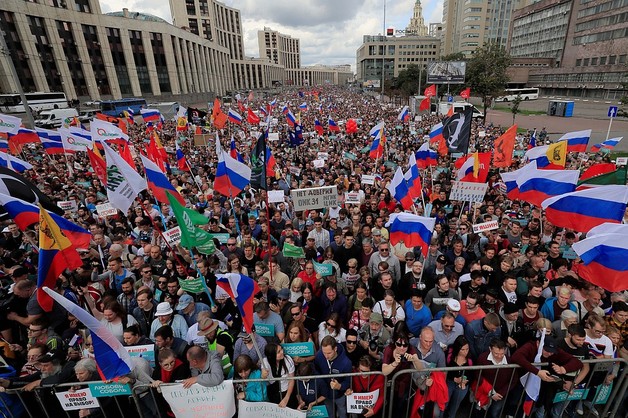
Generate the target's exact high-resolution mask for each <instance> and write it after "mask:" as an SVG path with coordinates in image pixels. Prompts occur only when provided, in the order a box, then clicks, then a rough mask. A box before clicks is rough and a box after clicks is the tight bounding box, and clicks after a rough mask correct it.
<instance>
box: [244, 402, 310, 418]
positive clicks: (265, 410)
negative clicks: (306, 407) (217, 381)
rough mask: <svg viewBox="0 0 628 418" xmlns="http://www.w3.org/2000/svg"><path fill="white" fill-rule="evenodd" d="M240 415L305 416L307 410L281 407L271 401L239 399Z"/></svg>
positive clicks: (250, 417) (268, 417) (269, 417)
mask: <svg viewBox="0 0 628 418" xmlns="http://www.w3.org/2000/svg"><path fill="white" fill-rule="evenodd" d="M238 417H240V418H305V411H297V410H296V409H292V408H288V407H286V408H280V407H279V405H277V404H274V403H270V402H247V401H243V400H240V401H238Z"/></svg>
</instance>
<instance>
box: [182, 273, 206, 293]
mask: <svg viewBox="0 0 628 418" xmlns="http://www.w3.org/2000/svg"><path fill="white" fill-rule="evenodd" d="M179 286H181V289H183V290H184V291H186V292H190V293H192V294H195V295H196V294H198V293H203V291H204V290H205V289H204V288H203V280H202V279H201V278H200V277H196V278H194V279H185V280H183V279H179Z"/></svg>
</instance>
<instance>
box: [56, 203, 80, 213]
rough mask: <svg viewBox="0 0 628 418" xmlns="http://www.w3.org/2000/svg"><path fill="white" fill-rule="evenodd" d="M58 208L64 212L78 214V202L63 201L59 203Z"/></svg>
mask: <svg viewBox="0 0 628 418" xmlns="http://www.w3.org/2000/svg"><path fill="white" fill-rule="evenodd" d="M57 206H59V207H60V208H61V209H63V210H69V211H70V212H76V211H77V210H78V204H77V203H76V200H62V201H60V202H57Z"/></svg>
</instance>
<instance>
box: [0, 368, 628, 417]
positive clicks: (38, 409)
mask: <svg viewBox="0 0 628 418" xmlns="http://www.w3.org/2000/svg"><path fill="white" fill-rule="evenodd" d="M583 363H586V364H589V366H590V371H589V373H588V375H587V376H586V378H585V379H584V381H583V382H582V383H583V384H584V387H585V388H588V389H590V390H591V391H593V392H595V391H596V389H597V388H598V387H600V386H601V385H602V383H600V382H601V380H602V381H603V379H604V377H605V376H606V374H607V373H608V370H610V369H611V368H612V367H614V365H621V366H622V368H621V372H620V373H619V374H618V375H617V376H616V377H615V379H614V384H613V389H612V391H611V393H610V395H609V396H608V401H607V402H606V403H605V404H604V405H603V408H602V411H601V412H599V410H597V413H595V412H593V411H592V410H591V409H589V410H588V412H587V413H585V415H584V416H585V418H586V417H592V416H596V415H597V414H599V416H600V417H607V416H609V417H616V416H618V415H617V413H618V410H619V408H620V406H621V404H622V402H624V398H625V397H626V391H627V390H628V379H627V377H628V376H627V375H628V367H626V366H627V362H626V361H625V360H623V359H595V360H585V361H583ZM543 365H545V364H539V365H537V366H543ZM492 369H498V370H499V371H504V372H506V371H507V370H512V371H518V370H519V371H521V370H522V369H521V368H520V367H519V366H517V365H515V364H508V365H499V366H493V365H490V366H469V367H464V368H454V367H444V368H430V369H425V370H421V371H417V370H415V369H408V370H401V371H399V372H397V373H395V374H394V375H392V376H384V375H383V373H382V372H380V371H375V372H369V373H342V374H327V375H314V376H307V378H308V379H310V380H316V379H330V378H344V377H348V378H350V379H351V385H350V387H352V384H353V382H352V381H353V377H356V376H383V377H384V381H385V386H384V388H385V389H384V391H383V396H384V400H383V406H382V410H381V413H382V417H393V416H395V415H394V413H393V411H395V408H405V413H404V414H403V416H410V412H415V411H410V407H411V405H412V400H413V398H414V396H415V394H416V392H417V391H420V390H425V388H419V387H418V386H417V382H416V380H417V379H420V378H424V377H426V376H427V375H428V374H431V373H434V372H443V373H445V375H446V374H447V373H448V372H453V371H456V372H457V371H460V370H464V371H469V372H473V373H474V374H475V376H474V379H473V380H474V381H475V380H480V379H481V378H482V374H483V373H486V371H488V370H492ZM521 374H522V375H523V374H524V373H521ZM405 375H410V378H411V379H412V382H411V384H409V385H408V388H407V390H408V392H407V396H405V397H403V398H402V399H401V401H402V402H407V405H401V406H399V405H397V403H398V402H399V399H396V396H395V394H396V390H395V389H396V385H397V384H398V383H399V382H400V379H401V378H402V377H403V376H405ZM517 375H518V373H511V376H510V380H509V388H510V390H509V392H508V393H507V394H506V397H505V398H504V405H505V406H504V407H503V408H502V409H501V411H500V413H499V414H498V415H499V416H500V417H505V416H507V415H513V416H517V415H518V414H520V412H521V410H522V406H523V401H524V399H525V393H524V392H523V391H522V390H521V389H522V386H521V383H520V382H519V378H518V376H517ZM515 377H517V378H516V379H515ZM304 378H305V377H304V376H292V377H278V378H275V377H268V378H266V379H235V380H232V382H233V384H234V385H238V384H243V383H247V382H267V383H273V382H280V381H289V380H294V381H297V384H298V381H299V380H303V379H304ZM89 383H99V384H102V382H101V381H97V382H75V383H63V384H58V385H50V386H44V387H39V388H36V389H35V390H33V391H32V392H27V391H24V390H21V389H7V390H6V391H5V392H4V394H6V395H9V396H15V398H14V400H15V399H17V400H19V402H20V403H21V404H22V406H23V407H24V413H23V414H21V415H14V412H15V409H13V408H11V407H10V406H9V405H8V404H7V398H5V396H4V395H3V396H0V407H1V409H2V410H3V411H5V414H4V415H5V416H9V417H11V418H21V416H25V415H26V416H29V417H31V418H41V417H43V416H45V417H46V418H58V414H56V413H55V408H56V409H59V410H61V407H60V405H59V403H58V400H57V399H56V396H54V395H55V394H56V393H59V392H64V391H66V390H69V388H71V387H74V388H84V387H87V386H88V384H89ZM470 383H471V381H469V384H470ZM489 383H491V385H493V384H494V383H495V381H492V382H489ZM164 385H170V384H164ZM314 387H315V388H316V385H314ZM294 390H295V396H296V393H298V392H296V391H297V388H296V387H295V389H294ZM316 390H317V389H315V391H316ZM428 390H429V389H428ZM332 393H333V394H334V395H335V391H332ZM469 393H470V394H472V396H475V395H476V394H477V389H476V392H473V391H472V390H471V388H470V387H469ZM0 395H1V394H0ZM51 395H52V396H51ZM315 395H316V397H317V398H318V396H319V394H318V393H315ZM148 396H150V399H147V398H146V397H148ZM158 396H160V395H158V394H157V390H155V388H153V387H152V386H151V385H147V384H135V385H134V386H133V387H132V388H131V395H118V396H114V397H113V398H114V399H113V403H114V404H115V409H114V408H113V407H112V406H109V407H108V408H102V405H101V406H100V411H101V412H102V414H103V416H104V417H114V416H115V417H125V416H129V415H133V416H137V415H139V416H140V417H142V418H153V417H162V416H164V417H165V414H163V415H162V412H163V411H161V410H160V409H161V408H160V406H159V403H158V400H157V399H158V398H157V397H158ZM342 396H344V394H343V395H342ZM51 397H54V398H55V403H56V404H54V405H51V404H50V400H49V399H48V398H51ZM99 399H100V398H99ZM473 399H475V398H473ZM335 401H336V399H335V397H334V398H333V399H332V400H331V404H332V405H335ZM125 402H128V405H127V404H125ZM571 402H578V401H577V400H572V401H571ZM150 404H152V406H153V407H154V409H153V408H152V407H150ZM99 405H100V402H99ZM130 405H134V406H135V410H132V411H130V410H129V409H128V408H129V406H130ZM467 405H468V406H470V408H469V412H468V415H466V416H468V417H471V416H472V415H475V416H483V417H484V418H486V417H488V416H489V409H488V408H487V409H484V410H483V411H475V414H474V408H475V406H474V404H472V403H471V402H467ZM506 406H508V408H509V409H507V408H506ZM566 407H567V403H564V404H563V406H562V409H561V410H560V411H559V412H560V415H559V416H561V415H562V414H563V412H564V411H565V408H566ZM591 408H595V406H592V407H591ZM463 409H464V408H463ZM463 409H461V410H459V411H458V414H457V416H458V417H461V416H463V415H462V412H463ZM397 410H399V409H397ZM510 411H514V413H512V414H510V413H509V412H510ZM331 412H332V413H331V414H330V416H333V412H334V411H331ZM478 412H479V413H478ZM64 413H65V415H66V416H67V417H70V416H71V415H70V413H69V412H68V411H64ZM0 415H2V414H0ZM421 415H422V416H423V414H421ZM546 416H551V413H550V411H546ZM450 418H455V417H450Z"/></svg>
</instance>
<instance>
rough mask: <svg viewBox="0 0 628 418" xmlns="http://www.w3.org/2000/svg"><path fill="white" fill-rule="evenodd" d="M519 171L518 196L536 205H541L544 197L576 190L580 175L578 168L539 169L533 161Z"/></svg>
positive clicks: (547, 197)
mask: <svg viewBox="0 0 628 418" xmlns="http://www.w3.org/2000/svg"><path fill="white" fill-rule="evenodd" d="M519 171H520V173H519V177H518V178H517V187H518V188H519V198H520V199H522V200H525V201H526V202H528V203H531V204H533V205H534V206H536V207H541V203H543V201H544V200H545V199H549V198H550V197H553V196H558V195H561V194H565V193H570V192H573V191H574V190H576V184H577V183H578V177H579V176H580V171H578V170H539V169H537V168H536V162H534V161H532V162H531V163H530V164H527V165H525V166H524V167H523V168H522V169H521V170H519ZM506 189H508V185H506Z"/></svg>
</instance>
